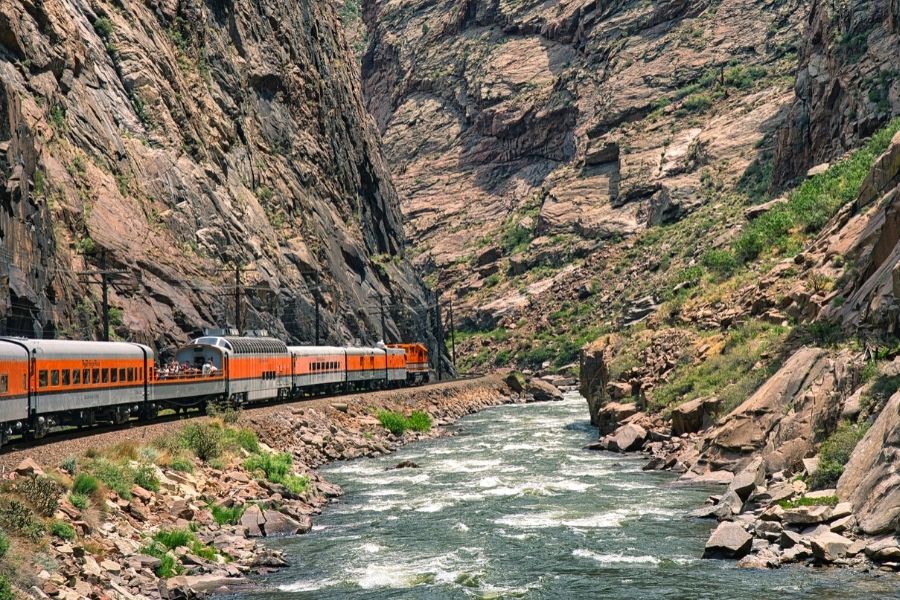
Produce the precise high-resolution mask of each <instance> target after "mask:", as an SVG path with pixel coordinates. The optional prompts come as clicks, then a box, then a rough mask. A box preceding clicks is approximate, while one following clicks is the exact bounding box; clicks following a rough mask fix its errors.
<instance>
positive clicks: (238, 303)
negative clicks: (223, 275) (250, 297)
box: [234, 262, 241, 335]
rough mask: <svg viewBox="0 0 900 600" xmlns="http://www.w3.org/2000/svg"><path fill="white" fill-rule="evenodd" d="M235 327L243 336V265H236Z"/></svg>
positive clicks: (236, 263)
mask: <svg viewBox="0 0 900 600" xmlns="http://www.w3.org/2000/svg"><path fill="white" fill-rule="evenodd" d="M234 326H235V327H236V328H237V331H238V335H241V265H240V263H238V262H235V263H234Z"/></svg>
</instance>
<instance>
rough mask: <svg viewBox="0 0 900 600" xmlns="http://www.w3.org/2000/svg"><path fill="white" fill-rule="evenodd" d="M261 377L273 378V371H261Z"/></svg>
mask: <svg viewBox="0 0 900 600" xmlns="http://www.w3.org/2000/svg"><path fill="white" fill-rule="evenodd" d="M262 378H263V379H275V371H263V373H262Z"/></svg>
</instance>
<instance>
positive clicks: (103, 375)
mask: <svg viewBox="0 0 900 600" xmlns="http://www.w3.org/2000/svg"><path fill="white" fill-rule="evenodd" d="M100 383H109V369H103V370H101V371H100Z"/></svg>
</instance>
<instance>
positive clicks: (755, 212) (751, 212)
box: [744, 196, 788, 221]
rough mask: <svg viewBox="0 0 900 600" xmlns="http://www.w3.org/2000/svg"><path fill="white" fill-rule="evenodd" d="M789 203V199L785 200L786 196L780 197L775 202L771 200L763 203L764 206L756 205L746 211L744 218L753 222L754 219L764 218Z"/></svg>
mask: <svg viewBox="0 0 900 600" xmlns="http://www.w3.org/2000/svg"><path fill="white" fill-rule="evenodd" d="M787 201H788V200H787V198H785V197H784V196H779V197H778V198H775V199H774V200H769V201H768V202H763V203H762V204H756V205H754V206H751V207H750V208H748V209H747V210H745V211H744V218H745V219H747V220H748V221H752V220H753V219H756V218H758V217H761V216H763V215H764V214H766V213H767V212H769V211H770V210H772V209H773V208H775V207H776V206H778V205H780V204H787Z"/></svg>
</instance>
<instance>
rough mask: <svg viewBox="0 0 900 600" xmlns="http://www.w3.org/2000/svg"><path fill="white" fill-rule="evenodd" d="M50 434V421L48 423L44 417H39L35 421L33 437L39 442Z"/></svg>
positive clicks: (32, 431) (32, 429)
mask: <svg viewBox="0 0 900 600" xmlns="http://www.w3.org/2000/svg"><path fill="white" fill-rule="evenodd" d="M49 432H50V421H48V420H47V419H45V418H44V417H38V418H37V419H35V420H34V425H33V426H32V428H31V437H32V438H33V439H36V440H39V439H41V438H42V437H44V436H46V435H47V434H48V433H49Z"/></svg>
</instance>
